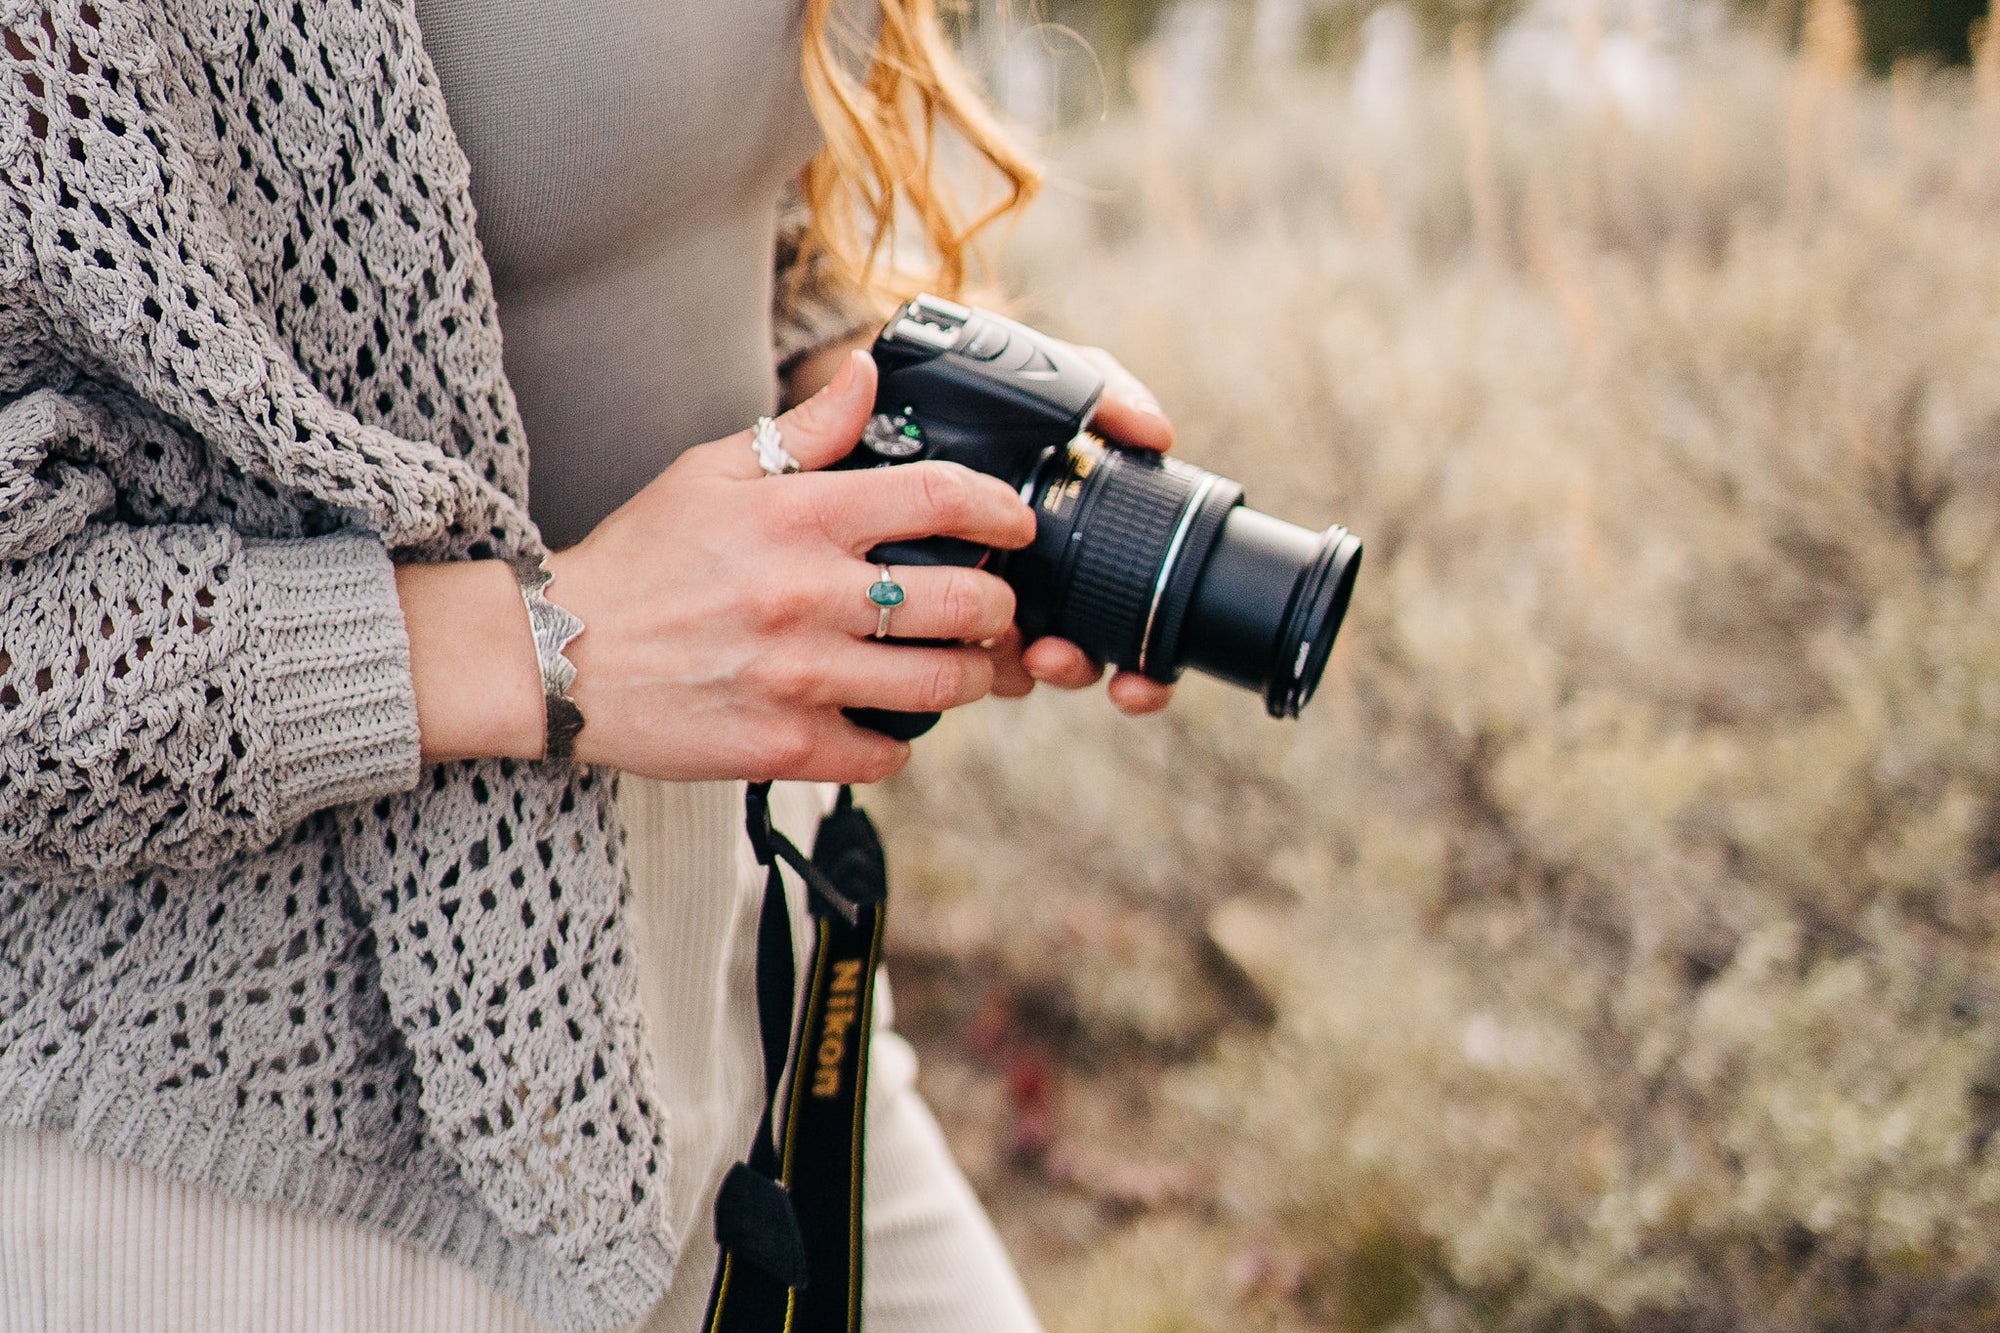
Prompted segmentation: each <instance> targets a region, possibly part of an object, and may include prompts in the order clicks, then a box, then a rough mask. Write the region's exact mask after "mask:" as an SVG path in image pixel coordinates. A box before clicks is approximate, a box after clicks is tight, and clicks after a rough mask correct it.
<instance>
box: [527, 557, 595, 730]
mask: <svg viewBox="0 0 2000 1333" xmlns="http://www.w3.org/2000/svg"><path fill="white" fill-rule="evenodd" d="M513 566H514V578H515V579H516V581H518V582H519V583H520V585H521V600H522V601H523V602H526V603H527V605H528V627H529V629H531V630H532V631H533V632H534V636H535V662H536V664H537V665H538V666H540V667H541V671H542V704H543V707H544V708H545V709H546V710H547V713H548V743H547V745H546V747H545V748H544V749H543V751H542V758H544V759H568V758H569V757H570V756H571V755H572V754H573V753H574V752H575V748H576V736H577V733H578V732H580V731H582V730H583V713H582V711H581V710H579V709H578V708H577V706H576V703H575V701H574V700H572V699H571V698H570V697H569V687H570V682H571V681H573V680H575V679H576V663H574V662H572V661H570V660H569V658H567V657H565V656H564V655H563V650H564V649H565V648H568V647H569V645H570V643H571V642H572V641H573V640H574V639H575V638H576V636H577V635H579V634H581V633H583V622H582V621H581V620H578V619H577V618H576V616H575V615H573V614H572V613H570V612H569V611H566V610H564V609H563V608H562V607H560V606H557V605H556V604H555V603H554V602H551V601H550V600H549V599H548V598H547V597H546V596H545V595H544V593H545V591H546V589H547V588H548V586H549V583H550V582H551V581H552V580H553V579H554V578H555V575H554V574H551V573H550V572H549V567H548V566H547V565H546V564H544V563H543V561H542V558H541V557H540V556H521V557H519V558H517V559H515V560H514V561H513Z"/></svg>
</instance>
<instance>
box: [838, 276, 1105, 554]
mask: <svg viewBox="0 0 2000 1333" xmlns="http://www.w3.org/2000/svg"><path fill="white" fill-rule="evenodd" d="M874 356H875V367H876V370H877V371H878V372H879V377H878V380H877V388H876V392H875V415H874V416H873V417H872V418H871V419H870V420H869V422H868V426H867V429H866V430H864V431H863V432H862V436H861V443H860V445H859V446H857V447H856V449H855V450H854V452H853V453H851V454H849V455H848V456H847V458H846V459H844V460H842V461H841V462H840V463H838V464H836V466H837V467H844V468H854V467H888V466H892V465H894V464H898V463H914V462H916V461H917V460H919V459H925V458H931V459H938V460H941V461H943V462H947V463H960V464H963V465H964V466H966V467H969V468H971V469H972V470H973V471H975V472H984V473H986V474H987V475H989V476H994V477H998V478H1000V480H1002V481H1004V482H1006V483H1007V484H1008V485H1010V486H1012V487H1014V488H1015V489H1016V490H1023V492H1024V494H1025V490H1024V488H1025V487H1026V486H1027V485H1028V483H1029V480H1030V478H1032V477H1033V475H1034V473H1035V470H1036V469H1037V468H1038V467H1039V466H1041V464H1042V463H1043V461H1044V459H1045V458H1046V457H1047V456H1048V454H1049V452H1050V451H1051V450H1057V449H1061V448H1063V447H1065V446H1067V445H1068V444H1069V442H1070V441H1071V440H1074V439H1075V438H1076V437H1077V436H1078V435H1079V434H1080V433H1081V432H1082V431H1083V428H1084V426H1085V424H1086V423H1088V422H1089V420H1090V417H1091V414H1092V413H1093V412H1095V411H1096V410H1097V400H1098V398H1099V397H1100V396H1102V394H1103V392H1104V376H1103V375H1102V374H1101V373H1100V372H1099V371H1098V369H1097V367H1096V366H1094V365H1092V364H1091V363H1090V362H1089V361H1088V360H1086V359H1085V358H1084V356H1083V354H1082V353H1081V352H1079V351H1078V350H1077V349H1076V348H1075V347H1073V346H1071V345H1069V344H1068V343H1064V342H1059V341H1057V340H1055V339H1053V338H1047V337H1044V336H1043V335H1042V334H1040V333H1038V332H1036V331H1035V330H1034V329H1031V328H1029V327H1027V326H1026V325H1024V324H1017V323H1015V322H1014V321H1013V320H1011V319H1004V318H1002V317H1001V316H999V315H995V314H992V313H991V312H989V311H984V310H975V309H973V308H971V307H969V306H963V305H959V304H957V303H956V302H952V301H946V300H944V299H942V298H940V297H936V296H919V297H917V298H916V299H915V300H913V301H911V302H910V303H909V304H908V305H906V306H904V307H903V308H902V309H901V310H899V311H898V312H897V313H896V316H895V318H893V319H891V320H890V321H889V324H888V326H887V327H886V328H885V329H883V331H882V334H881V336H880V337H878V338H877V339H876V340H875V347H874ZM992 554H993V553H992V552H989V551H988V549H987V548H986V547H983V546H974V545H972V544H971V543H969V542H963V541H958V540H956V539H954V538H950V537H931V538H926V539H924V540H922V541H915V542H900V543H890V544H887V545H884V546H882V547H880V548H878V549H877V550H876V551H874V552H872V553H871V554H870V556H869V559H871V560H874V561H876V562H877V563H879V564H890V565H940V564H948V565H967V566H978V565H983V564H985V563H986V562H987V561H988V560H989V559H990V558H991V556H992Z"/></svg>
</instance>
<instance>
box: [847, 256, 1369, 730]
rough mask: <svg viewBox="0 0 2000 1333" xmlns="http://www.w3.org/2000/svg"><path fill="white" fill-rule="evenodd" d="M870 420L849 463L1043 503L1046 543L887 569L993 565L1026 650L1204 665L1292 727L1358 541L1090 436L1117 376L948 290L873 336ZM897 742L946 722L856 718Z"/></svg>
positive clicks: (910, 560)
mask: <svg viewBox="0 0 2000 1333" xmlns="http://www.w3.org/2000/svg"><path fill="white" fill-rule="evenodd" d="M874 352H875V363H876V366H877V367H878V368H879V369H880V371H881V381H880V388H879V389H878V390H877V391H876V395H875V416H874V417H873V419H872V420H870V421H869V423H868V427H867V430H866V432H865V433H864V434H863V436H862V439H861V444H860V446H859V447H858V448H856V449H855V450H854V452H853V453H851V454H850V455H848V457H847V458H846V459H844V460H843V461H842V462H841V463H839V464H838V465H837V466H839V467H843V468H862V467H887V466H891V465H894V464H898V463H911V462H915V461H917V460H918V459H923V458H939V459H944V460H946V461H949V462H953V463H962V464H964V465H965V466H966V467H969V468H972V469H974V470H975V471H979V472H985V473H990V474H991V475H993V476H996V477H998V478H1000V479H1001V480H1002V481H1005V482H1006V483H1008V484H1009V485H1011V486H1015V487H1018V488H1019V489H1020V492H1021V497H1022V498H1023V499H1024V500H1026V501H1027V502H1028V503H1029V504H1030V505H1032V506H1034V509H1035V519H1036V526H1035V540H1034V542H1033V544H1032V545H1030V546H1028V547H1027V548H1025V549H1023V550H1020V551H990V550H988V549H987V548H986V547H983V546H974V545H972V544H971V543H968V542H964V541H959V540H956V539H953V538H948V537H932V538H927V539H925V540H923V541H915V542H893V543H888V544H885V545H883V546H879V547H877V548H876V549H875V550H874V551H872V552H870V553H869V559H871V560H873V561H875V562H876V563H877V564H887V565H965V566H974V567H976V566H981V565H984V566H987V567H989V568H991V569H992V570H993V572H995V573H997V574H999V575H1000V576H1001V577H1002V578H1004V579H1006V580H1007V582H1008V583H1009V584H1011V585H1012V586H1013V588H1014V592H1015V595H1016V600H1017V606H1018V610H1017V612H1016V616H1015V618H1016V620H1017V621H1018V622H1019V624H1020V626H1021V631H1022V633H1023V634H1024V635H1025V636H1026V637H1027V638H1028V639H1029V640H1030V641H1033V640H1034V639H1036V638H1038V637H1040V636H1042V635H1045V634H1055V635H1060V636H1061V637H1063V638H1065V639H1069V640H1071V641H1073V642H1075V643H1077V644H1078V645H1080V646H1081V647H1082V648H1083V649H1084V650H1085V651H1086V652H1088V653H1090V654H1091V655H1092V656H1093V657H1096V658H1098V659H1099V660H1101V661H1106V662H1112V663H1116V664H1117V665H1118V666H1121V667H1126V668H1129V669H1131V670H1134V671H1137V672H1139V673H1141V674H1142V675H1146V676H1150V677H1152V678H1153V679H1154V680H1158V681H1172V680H1174V679H1175V678H1177V677H1178V676H1179V675H1180V673H1181V670H1182V668H1184V667H1190V666H1191V667H1194V668H1196V669H1197V670H1200V671H1205V672H1207V673H1208V674H1210V675H1213V676H1220V677H1221V678H1222V679H1224V680H1227V681H1233V682H1234V683H1236V684H1238V685H1242V686H1244V687H1246V688H1248V689H1253V690H1259V691H1261V692H1262V693H1263V695H1264V706H1265V708H1266V709H1268V710H1269V712H1270V714H1271V716H1273V717H1297V716H1298V715H1299V710H1300V709H1301V708H1303V707H1305V705H1306V702H1307V700H1309V699H1311V698H1312V693H1313V689H1314V687H1315V686H1317V685H1318V684H1319V678H1320V673H1321V672H1322V671H1323V670H1324V669H1325V667H1326V658H1327V653H1328V651H1329V650H1330V649H1331V648H1332V647H1333V636H1334V634H1335V633H1336V632H1337V631H1338V630H1339V629H1340V621H1341V617H1342V616H1344V615H1345V614H1346V613H1347V603H1348V599H1349V598H1350V597H1351V596H1352V594H1353V592H1354V576H1355V574H1356V572H1357V571H1358V570H1359V568H1360V566H1361V540H1360V539H1359V538H1358V537H1356V536H1354V535H1353V534H1352V533H1350V532H1349V531H1348V530H1347V529H1346V528H1343V527H1339V526H1334V527H1330V528H1328V529H1327V530H1326V531H1324V532H1312V531H1309V530H1307V529H1305V528H1301V527H1295V526H1294V525H1292V524H1290V523H1286V522H1283V521H1282V520H1279V519H1275V518H1272V517H1270V516H1269V515H1268V514H1261V513H1259V512H1257V511H1256V510H1254V509H1250V508H1247V507H1245V506H1244V504H1243V488H1242V487H1241V486H1239V485H1237V484H1236V483H1235V482H1233V481H1230V480H1229V479H1228V478H1226V477H1219V476H1217V475H1215V474H1214V473H1213V472H1205V471H1203V470H1202V469H1200V468H1198V467H1194V466H1191V465H1190V464H1187V463H1184V462H1181V461H1180V460H1179V459H1175V458H1161V457H1159V456H1158V455H1155V454H1153V453H1150V452H1147V451H1145V450H1138V449H1123V448H1118V447H1114V446H1106V445H1104V444H1101V443H1099V442H1097V441H1096V440H1093V439H1091V438H1090V437H1089V436H1087V435H1084V434H1082V431H1083V429H1084V427H1085V426H1087V425H1088V424H1089V422H1090V417H1091V413H1092V412H1093V411H1094V410H1095V409H1096V407H1097V400H1098V396H1099V395H1100V394H1101V393H1102V392H1103V389H1104V377H1103V376H1102V375H1101V374H1100V373H1099V372H1098V370H1097V368H1096V367H1095V366H1094V365H1092V364H1091V363H1090V362H1089V361H1088V360H1086V359H1085V358H1084V357H1083V355H1082V354H1081V353H1080V352H1078V350H1077V349H1076V348H1074V347H1072V346H1070V345H1069V344H1067V343H1063V342H1059V341H1057V340H1055V339H1053V338H1049V337H1047V336H1045V335H1043V334H1041V333H1037V332H1036V331H1035V330H1033V329H1031V328H1028V327H1027V326H1025V325H1023V324H1017V323H1015V322H1014V321H1012V320H1009V319H1003V318H1001V317H1000V316H998V315H995V314H992V313H990V312H988V311H984V310H975V309H972V308H970V307H968V306H963V305H959V304H957V303H955V302H952V301H946V300H942V299H940V298H938V297H935V296H919V297H917V298H916V299H915V300H914V301H911V302H910V303H909V304H908V305H906V306H904V307H903V308H902V309H900V310H898V311H897V312H896V314H895V316H894V317H893V318H892V319H891V320H890V321H889V324H888V326H887V327H886V328H885V329H883V331H882V334H881V336H880V337H878V338H877V339H876V340H875V349H874ZM849 716H850V717H852V718H853V719H854V720H855V721H857V722H859V723H861V724H862V725H864V726H870V727H873V728H875V729H876V730H877V731H883V732H886V733H888V734H889V735H891V736H895V737H897V738H899V739H904V740H907V739H910V738H912V737H915V736H920V735H922V734H923V733H924V732H926V731H928V730H930V728H931V727H932V725H934V724H935V723H936V721H937V715H936V714H935V713H893V712H886V711H884V710H880V709H851V710H849Z"/></svg>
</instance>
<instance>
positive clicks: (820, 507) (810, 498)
mask: <svg viewBox="0 0 2000 1333" xmlns="http://www.w3.org/2000/svg"><path fill="white" fill-rule="evenodd" d="M799 480H800V482H801V483H802V484H800V485H798V486H797V487H796V488H795V491H794V493H795V494H796V495H797V497H798V499H799V502H800V503H801V504H803V505H805V506H807V507H808V509H809V510H810V511H811V513H812V514H813V515H814V517H815V519H816V521H817V522H818V523H819V526H820V527H821V529H822V530H823V531H824V532H825V533H826V535H827V536H828V538H830V539H831V540H832V541H833V542H834V543H835V544H836V545H838V546H839V547H840V548H841V549H842V550H845V551H851V552H853V553H854V554H856V555H859V554H861V553H862V552H864V551H866V550H868V549H869V548H871V547H875V546H879V545H881V544H882V543H883V542H891V541H904V540H909V539H913V538H918V537H940V536H942V537H962V538H964V539H965V540H966V541H969V542H975V543H977V544H978V545H980V546H998V547H1001V548H1003V549H1006V550H1012V549H1014V548H1016V547H1021V546H1026V545H1027V544H1028V543H1029V542H1031V541H1033V540H1034V539H1035V512H1034V510H1032V509H1030V508H1028V505H1027V502H1026V501H1024V500H1023V499H1022V498H1021V497H1020V494H1019V493H1018V492H1016V491H1015V490H1014V488H1013V487H1011V486H1009V485H1008V484H1007V483H1006V482H1004V481H1001V480H1000V479H999V478H998V477H989V476H987V475H986V474H985V473H983V472H974V471H973V470H972V469H971V468H967V467H961V466H959V465H958V464H957V463H938V462H925V463H910V464H906V465H904V466H902V467H878V468H866V469H862V470H860V471H854V472H827V473H822V474H820V475H818V476H815V477H810V478H802V479H799Z"/></svg>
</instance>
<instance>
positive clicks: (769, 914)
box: [703, 783, 888, 1333]
mask: <svg viewBox="0 0 2000 1333" xmlns="http://www.w3.org/2000/svg"><path fill="white" fill-rule="evenodd" d="M746 804H747V814H748V824H749V830H750V841H751V845H752V847H753V848H754V849H755V851H756V853H757V860H758V862H759V863H760V864H762V865H764V866H765V867H767V869H766V872H765V879H764V902H763V908H762V910H761V912H760V914H759V916H758V926H757V1024H758V1029H759V1033H760V1036H761V1038H762V1044H763V1051H764V1114H763V1116H762V1118H761V1119H760V1121H759V1122H758V1126H757V1136H756V1139H755V1140H754V1141H753V1142H752V1143H751V1145H750V1155H749V1157H748V1158H747V1159H746V1160H744V1161H742V1162H738V1163H737V1164H736V1165H735V1166H733V1167H731V1168H730V1170H729V1174H728V1176H726V1177H725V1178H724V1180H723V1183H722V1190H721V1192H720V1193H719V1194H718V1195H717V1196H716V1201H715V1236H716V1241H717V1243H718V1244H719V1245H720V1246H721V1248H722V1259H721V1263H720V1265H719V1266H718V1267H717V1269H716V1274H715V1286H714V1289H713V1291H712V1293H711V1295H710V1297H709V1311H708V1319H707V1322H706V1323H705V1324H704V1325H703V1327H704V1328H705V1329H706V1330H707V1333H775V1331H778V1330H782V1333H858V1330H859V1329H860V1327H861V1277H862V1262H861V1257H862V1256H861V1240H862V1222H861V1208H862V1189H861V1185H862V1172H863V1166H864V1162H865V1157H866V1144H865V1137H864V1131H865V1120H866V1112H867V1101H868V1098H867V1081H868V1041H869V1036H870V1034H871V1032H872V1028H873V1022H872V1019H873V1009H874V996H875V971H876V968H877V966H878V965H879V964H880V963H881V960H882V931H883V924H884V920H885V917H886V915H887V906H888V878H887V874H886V872H885V870H884V867H883V860H882V844H881V841H880V839H879V838H877V837H876V834H875V828H874V825H873V824H872V823H871V822H870V821H869V819H868V816H867V815H866V814H865V813H864V812H863V811H862V810H861V809H860V808H859V807H858V806H856V805H855V804H854V800H853V794H852V793H851V792H850V791H848V790H847V789H845V788H843V789H842V790H841V793H840V800H839V802H838V803H837V804H836V806H835V808H834V810H833V812H832V813H831V814H829V815H828V816H827V817H826V818H825V819H824V820H822V821H821V823H820V827H819V834H818V838H817V841H816V842H815V843H814V845H813V854H812V856H811V857H807V856H806V855H805V854H804V853H803V852H801V851H800V850H799V848H798V845H797V844H796V843H794V842H792V840H791V839H790V838H787V837H786V836H785V835H784V834H783V833H781V832H780V831H778V830H777V829H776V828H774V827H773V826H772V824H771V811H770V785H769V784H768V783H759V784H753V785H752V786H751V788H750V790H749V795H748V797H747V802H746ZM781 863H782V864H784V865H789V866H791V867H792V868H793V869H794V870H795V871H797V872H798V874H799V875H800V876H801V877H802V878H803V879H804V880H805V882H806V885H807V888H808V901H809V902H810V904H811V908H812V918H813V928H814V937H815V939H814V947H813V955H812V976H811V980H810V984H809V985H808V986H807V988H806V1003H805V1012H804V1015H803V1022H802V1023H801V1025H800V1026H799V1028H798V1031H797V1041H796V1043H794V1040H793V1038H794V1032H793V1025H792V1016H793V1002H792V995H793V990H794V982H795V979H796V971H795V962H794V959H793V956H792V932H791V922H790V919H789V916H788V914H787V912H786V910H785V889H784V881H783V879H782V877H781V871H780V869H779V866H780V864H781ZM795 1045H796V1050H797V1060H796V1065H795V1068H794V1072H793V1075H792V1079H791V1083H790V1085H789V1087H788V1089H787V1092H786V1096H785V1101H784V1106H783V1108H782V1113H781V1112H780V1108H779V1106H778V1095H777V1094H778V1088H779V1085H780V1083H782V1082H783V1080H784V1071H785V1066H786V1063H787V1057H788V1056H789V1055H790V1053H791V1052H792V1050H793V1049H794V1046H795ZM780 1124H782V1132H777V1130H776V1127H777V1126H778V1125H780Z"/></svg>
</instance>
